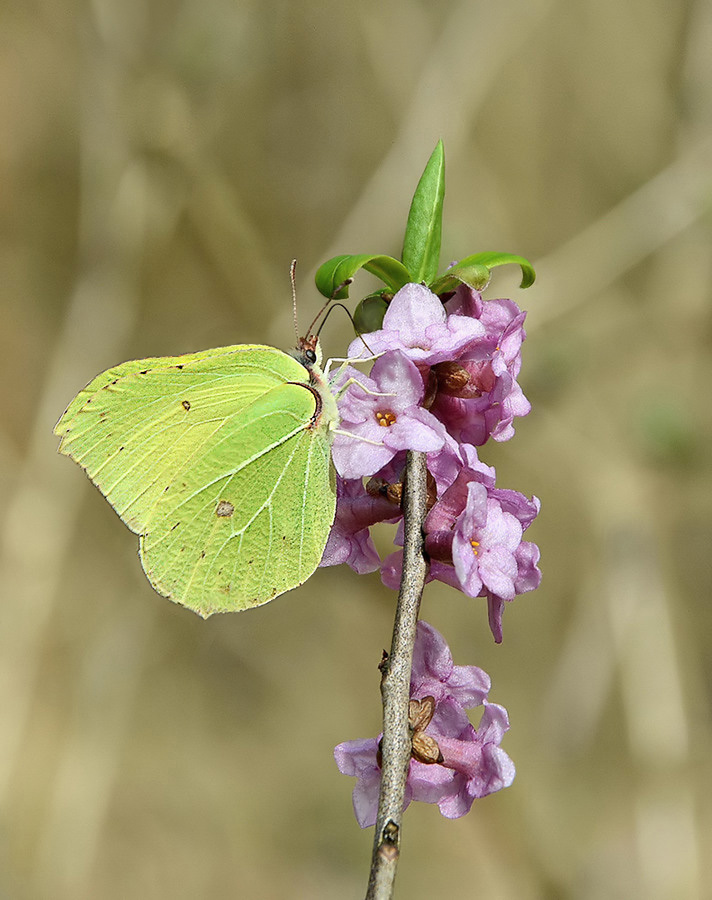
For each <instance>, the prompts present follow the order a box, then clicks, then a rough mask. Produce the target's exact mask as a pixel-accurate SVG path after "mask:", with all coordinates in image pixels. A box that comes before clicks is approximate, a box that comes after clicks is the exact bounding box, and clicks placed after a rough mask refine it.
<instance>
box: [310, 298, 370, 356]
mask: <svg viewBox="0 0 712 900" xmlns="http://www.w3.org/2000/svg"><path fill="white" fill-rule="evenodd" d="M339 290H341V288H339V289H338V290H337V291H336V293H338V292H339ZM329 302H331V301H329ZM338 307H341V309H343V311H344V312H345V313H346V315H347V316H348V317H349V319H351V324H352V325H353V326H354V331H355V332H356V334H357V335H358V337H360V338H361V341H362V342H363V345H364V347H365V348H366V349H367V350H368V352H369V353H370V354H371V356H375V355H376V354H375V353H374V352H373V350H371V348H370V347H369V346H368V344H367V343H366V340H365V338H364V336H363V335H362V334H361V332H360V331H359V330H358V326H357V325H356V322H355V321H354V317H353V316H352V315H351V311H350V310H349V309H347V308H346V307H345V306H344V304H343V303H335V304H334V305H333V306H332V307H331V309H329V310H328V311H327V313H326V315H325V316H324V319H323V321H322V323H321V325H320V326H319V328H318V329H317V332H316V336H317V337H319V332H320V331H321V329H322V328H323V327H324V325H325V324H326V320H327V319H328V318H329V316H330V315H331V313H332V312H333V311H334V310H335V309H337V308H338Z"/></svg>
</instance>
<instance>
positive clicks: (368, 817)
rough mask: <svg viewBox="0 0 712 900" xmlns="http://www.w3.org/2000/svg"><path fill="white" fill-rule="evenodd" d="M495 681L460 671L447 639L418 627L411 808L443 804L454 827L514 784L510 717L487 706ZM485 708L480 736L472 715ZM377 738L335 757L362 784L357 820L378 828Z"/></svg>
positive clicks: (356, 796) (468, 669)
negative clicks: (508, 749)
mask: <svg viewBox="0 0 712 900" xmlns="http://www.w3.org/2000/svg"><path fill="white" fill-rule="evenodd" d="M489 689H490V679H489V676H488V675H487V673H486V672H483V671H482V669H479V668H478V667H477V666H456V665H454V664H453V660H452V655H451V653H450V649H449V647H448V646H447V644H446V643H445V640H444V638H443V637H442V635H441V634H439V632H437V631H436V630H435V629H434V628H433V627H432V626H431V625H428V624H427V623H426V622H423V621H420V622H418V631H417V635H416V639H415V646H414V653H413V670H412V674H411V682H410V696H411V701H410V721H411V730H412V732H413V750H412V755H411V760H410V763H409V769H408V776H407V781H406V794H405V803H404V808H405V806H408V804H409V803H410V802H411V800H420V801H422V802H424V803H437V805H438V807H439V808H440V812H441V813H442V815H444V816H446V817H447V818H448V819H456V818H459V817H460V816H464V815H465V813H467V812H469V810H470V807H471V806H472V803H473V801H474V800H476V799H478V798H481V797H485V796H487V794H491V793H494V792H495V791H498V790H501V789H502V788H504V787H508V786H509V785H510V784H511V783H512V780H513V779H514V764H513V763H512V761H511V759H510V758H509V757H508V756H507V754H506V753H505V752H504V750H502V749H501V748H500V746H499V744H500V742H501V740H502V737H503V735H504V733H505V732H506V731H507V730H508V729H509V720H508V718H507V712H506V710H505V709H504V708H503V707H501V706H497V705H496V704H494V703H489V702H488V701H487V695H488V693H489ZM476 706H483V707H484V711H483V713H482V718H481V719H480V723H479V727H478V728H474V727H473V726H472V725H471V724H470V721H469V719H468V717H467V713H466V712H465V710H466V709H472V708H473V707H476ZM379 744H380V737H379V738H368V739H366V740H357V741H345V742H344V743H343V744H339V745H338V746H337V747H336V748H335V750H334V757H335V759H336V764H337V765H338V767H339V770H340V771H341V772H342V773H343V774H344V775H353V776H356V778H357V779H358V780H357V782H356V786H355V788H354V792H353V804H354V812H355V814H356V819H357V821H358V823H359V825H360V826H361V827H362V828H367V827H368V826H369V825H373V824H374V823H375V821H376V814H377V809H378V793H379V789H380V784H381V768H380V764H379Z"/></svg>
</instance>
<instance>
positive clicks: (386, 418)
mask: <svg viewBox="0 0 712 900" xmlns="http://www.w3.org/2000/svg"><path fill="white" fill-rule="evenodd" d="M376 421H377V422H378V424H379V425H380V426H381V427H382V428H388V426H389V425H395V423H396V416H395V413H392V412H388V411H383V410H379V411H378V412H377V413H376Z"/></svg>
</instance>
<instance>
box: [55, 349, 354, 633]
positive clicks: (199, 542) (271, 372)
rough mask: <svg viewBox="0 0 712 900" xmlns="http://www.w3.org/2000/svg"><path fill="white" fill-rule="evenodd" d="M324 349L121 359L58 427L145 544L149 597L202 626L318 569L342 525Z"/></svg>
mask: <svg viewBox="0 0 712 900" xmlns="http://www.w3.org/2000/svg"><path fill="white" fill-rule="evenodd" d="M320 363H321V358H320V352H319V348H318V341H317V338H316V337H315V336H313V335H311V336H309V337H308V338H304V339H302V340H301V341H300V343H299V347H298V348H297V350H296V351H295V352H294V355H289V354H287V353H283V352H282V351H281V350H277V349H275V348H274V347H266V346H262V345H260V344H238V345H236V346H233V347H219V348H217V349H214V350H206V351H204V352H201V353H191V354H188V355H186V356H175V357H165V358H155V359H141V360H135V361H133V362H126V363H123V365H120V366H117V367H116V368H113V369H108V370H107V371H106V372H103V373H102V374H101V375H98V376H97V377H96V378H95V379H94V380H93V381H92V382H91V383H90V384H89V385H88V386H87V387H86V388H84V390H83V391H81V392H80V393H79V394H78V395H77V396H76V397H75V398H74V400H73V401H72V402H71V403H70V405H69V407H68V409H67V411H66V412H65V413H64V415H63V416H62V418H61V419H60V420H59V422H58V423H57V425H56V427H55V433H56V434H58V435H59V436H60V437H61V442H60V446H59V449H60V452H62V453H65V454H66V455H67V456H70V457H71V458H72V459H73V460H74V461H75V462H77V463H78V464H79V465H80V466H81V467H82V468H83V469H84V470H85V471H86V473H87V475H88V476H89V477H90V478H91V480H92V481H93V482H94V484H95V485H96V486H97V487H98V488H99V490H100V491H101V492H102V493H103V494H104V496H105V497H106V499H107V500H108V501H109V503H111V505H112V506H113V507H114V509H115V510H116V512H117V513H118V514H119V515H120V516H121V518H122V519H123V520H124V522H125V523H126V524H127V525H128V527H129V528H130V529H131V530H132V531H134V532H136V533H137V534H138V535H139V554H140V557H141V563H142V565H143V568H144V570H145V572H146V575H147V576H148V579H149V581H150V582H151V584H152V585H153V587H154V588H155V589H156V590H157V591H158V592H159V593H161V594H164V595H165V596H167V597H170V598H171V599H172V600H175V601H176V602H178V603H182V604H183V605H184V606H187V607H188V608H189V609H192V610H194V611H195V612H197V613H199V614H200V615H201V616H204V617H207V616H209V615H210V614H211V613H214V612H227V611H230V610H240V609H248V608H249V607H252V606H259V605H260V604H262V603H266V602H267V601H268V600H272V599H273V598H274V597H276V596H277V595H278V594H281V593H283V592H284V591H288V590H290V589H291V588H294V587H296V586H297V585H299V584H302V582H304V581H306V579H307V578H308V577H309V576H310V575H311V574H312V573H313V572H314V570H315V569H316V567H317V566H318V565H319V561H320V560H321V556H322V553H323V551H324V546H325V544H326V540H327V537H328V535H329V529H330V528H331V525H332V523H333V521H334V514H335V507H336V491H335V484H334V473H333V466H332V464H331V455H330V446H331V440H332V434H333V430H334V429H335V428H336V426H337V425H338V420H339V417H338V412H337V408H336V401H335V400H334V397H333V396H332V394H331V392H330V391H329V387H328V384H327V383H326V379H325V377H324V374H323V373H322V371H321V368H320Z"/></svg>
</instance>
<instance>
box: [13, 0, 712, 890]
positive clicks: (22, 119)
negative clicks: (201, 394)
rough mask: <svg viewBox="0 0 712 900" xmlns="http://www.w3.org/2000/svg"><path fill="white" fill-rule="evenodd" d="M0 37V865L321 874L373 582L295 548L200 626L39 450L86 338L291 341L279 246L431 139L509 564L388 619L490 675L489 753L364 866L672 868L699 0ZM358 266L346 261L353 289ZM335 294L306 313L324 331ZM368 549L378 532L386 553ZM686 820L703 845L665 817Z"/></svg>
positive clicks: (386, 595) (380, 637)
mask: <svg viewBox="0 0 712 900" xmlns="http://www.w3.org/2000/svg"><path fill="white" fill-rule="evenodd" d="M2 19H3V22H2V27H1V30H0V45H1V47H2V52H1V53H0V129H1V134H2V137H1V138H0V184H1V185H2V189H1V191H0V266H1V270H2V304H3V310H2V329H1V330H0V378H1V380H2V384H3V389H2V404H3V406H2V416H1V419H0V492H1V494H2V531H1V532H0V541H1V546H0V557H1V558H0V579H1V581H0V585H1V586H0V592H1V593H2V605H1V607H0V617H1V619H0V810H1V812H0V816H1V817H0V895H1V896H2V897H8V898H18V900H27V898H33V900H34V898H52V900H65V898H72V900H83V898H102V900H104V898H106V900H119V898H122V900H123V898H141V900H144V898H145V900H154V898H155V900H163V898H169V897H170V898H177V900H183V898H186V900H187V898H191V900H192V898H208V900H212V898H215V900H221V898H227V897H250V898H258V900H272V898H283V897H294V898H334V897H339V898H341V897H343V898H358V897H361V896H362V895H363V893H364V891H365V884H366V878H367V869H368V862H369V856H370V846H371V840H372V833H371V830H368V831H364V832H362V831H360V829H359V828H358V827H357V825H356V822H355V819H354V818H353V814H352V810H351V790H352V787H353V782H352V780H351V779H348V778H345V777H343V776H341V775H339V773H338V772H337V769H336V766H335V764H334V762H333V758H332V748H333V746H334V745H335V744H337V743H338V742H340V741H343V740H347V739H352V738H359V737H369V736H372V735H375V734H377V733H378V731H379V723H380V705H379V704H380V697H379V689H378V684H379V681H378V671H377V669H376V666H377V663H378V662H379V660H380V655H381V650H382V648H383V647H386V646H388V645H389V643H390V631H391V624H392V616H393V608H394V597H393V595H392V594H391V593H390V592H389V591H387V590H386V589H385V588H383V587H382V586H381V584H380V581H379V579H378V576H377V575H373V576H364V577H361V578H359V577H357V576H356V575H355V574H353V573H352V572H351V570H349V569H346V568H343V569H329V570H323V571H319V572H317V573H316V574H315V576H314V577H313V578H312V579H311V580H310V581H309V582H308V583H307V584H306V585H305V586H304V587H302V588H301V589H299V590H296V591H294V592H293V593H290V594H288V595H285V596H283V597H281V598H279V599H278V600H276V601H275V602H274V603H271V604H269V605H268V606H266V607H263V608H261V609H259V610H255V611H251V612H248V613H242V614H239V615H238V614H236V615H234V616H216V617H213V618H212V619H210V620H209V621H207V622H204V621H201V620H200V619H199V618H198V617H197V616H195V615H193V614H192V613H190V612H188V611H186V610H184V609H182V608H180V607H178V606H175V605H173V604H172V603H170V602H169V601H167V600H165V599H162V598H159V597H158V596H157V595H156V594H154V593H153V592H152V590H151V589H150V587H149V585H148V583H147V582H146V580H145V578H144V577H143V573H142V571H141V568H140V565H139V563H138V560H137V558H136V548H137V541H136V537H135V536H134V535H132V534H131V533H130V532H129V531H128V530H127V529H126V528H125V527H124V526H123V525H122V523H121V522H120V521H119V519H118V518H117V517H116V515H115V514H114V512H113V511H112V510H111V508H110V507H109V506H108V504H107V503H106V502H105V501H104V500H103V498H102V497H101V496H100V494H99V493H98V491H96V490H95V489H94V488H93V487H91V485H90V484H89V482H88V481H87V480H86V478H85V477H84V475H83V473H82V472H81V471H80V469H79V468H78V467H77V466H75V465H73V464H72V463H71V462H70V461H69V460H67V459H66V458H63V457H59V456H58V455H57V454H56V444H57V441H56V439H55V438H54V437H53V435H52V427H53V425H54V423H55V421H56V419H57V418H58V416H59V415H60V414H61V412H62V411H63V409H64V408H65V406H66V404H67V402H68V401H69V400H70V399H71V397H72V396H73V395H74V394H75V393H76V392H77V391H78V390H79V389H80V388H81V387H82V386H83V385H84V384H85V383H86V382H87V381H89V380H90V379H91V377H92V376H94V375H95V374H96V373H98V372H99V371H101V370H103V369H105V368H107V367H108V366H110V365H112V364H116V363H118V362H121V361H123V360H125V359H130V358H136V357H141V356H148V355H164V354H179V353H182V352H187V351H191V350H199V349H205V348H208V347H212V346H216V345H221V344H226V343H238V342H249V341H258V342H264V343H269V344H274V345H277V346H280V347H289V346H291V345H292V343H293V328H292V323H291V303H290V290H289V278H288V268H289V262H290V260H291V259H292V257H297V258H298V260H299V273H298V288H299V305H300V316H301V320H302V324H303V327H305V323H306V322H308V321H309V320H310V319H311V317H312V316H313V315H314V313H315V312H316V310H317V309H318V307H319V305H320V300H319V297H318V295H317V293H316V290H315V289H314V287H313V272H314V270H315V269H316V267H317V265H318V264H319V263H320V262H322V261H323V260H325V259H326V258H328V257H329V256H331V255H334V254H336V253H349V252H366V251H371V252H374V251H378V252H384V253H390V254H393V255H396V256H397V255H398V254H399V252H400V242H401V238H402V233H403V228H404V225H405V219H406V215H407V210H408V205H409V202H410V197H411V195H412V192H413V190H414V188H415V184H416V182H417V179H418V177H419V176H420V173H421V171H422V169H423V166H424V165H425V162H426V160H427V158H428V156H429V154H430V152H431V151H432V149H433V147H434V145H435V143H436V141H437V139H438V138H440V137H442V138H443V140H444V142H445V150H446V158H447V195H446V203H445V237H444V246H443V257H442V261H443V264H445V263H446V262H447V261H448V260H451V259H457V258H460V257H462V256H464V255H466V254H468V253H472V252H475V251H479V250H505V251H510V252H514V253H520V254H522V255H524V256H527V257H528V258H530V259H531V260H532V261H533V262H534V263H535V265H536V269H537V274H538V280H537V283H536V285H535V286H534V287H533V288H531V289H530V290H528V291H520V290H519V289H518V279H517V273H516V272H515V271H514V269H512V271H509V270H508V269H499V270H496V272H495V276H494V280H493V283H492V285H491V287H490V288H489V289H488V294H487V296H489V297H496V296H512V297H513V298H514V299H516V300H517V301H518V302H519V303H520V305H522V306H524V307H525V308H527V309H528V310H529V318H528V326H527V327H528V333H529V338H528V340H527V343H526V344H525V347H524V368H523V371H522V376H521V383H522V385H523V387H524V390H525V392H526V394H527V395H528V396H529V398H530V399H531V401H532V403H533V407H534V408H533V412H532V414H531V416H530V417H529V418H527V419H524V420H520V421H519V424H518V425H517V435H516V438H515V440H513V441H512V442H510V443H508V444H506V445H498V446H492V447H490V446H487V447H486V448H483V450H482V454H481V455H482V458H483V459H485V460H486V461H487V462H488V463H490V464H494V465H496V467H497V471H498V482H499V484H500V486H503V487H510V488H515V489H517V490H520V491H523V492H524V493H526V494H527V495H530V494H537V495H538V496H539V497H540V498H541V500H542V513H541V516H540V519H539V521H537V522H536V523H535V525H534V526H533V527H532V529H531V531H530V532H529V536H530V537H531V539H532V540H535V541H537V542H538V543H539V544H540V546H541V549H542V569H543V572H544V580H543V583H542V586H541V588H540V589H539V590H538V591H537V592H536V593H535V594H528V595H525V596H523V597H521V598H519V599H518V600H517V601H516V602H515V603H514V604H513V605H511V606H508V608H507V611H506V614H505V619H504V632H505V638H504V643H503V644H502V645H501V646H495V645H494V643H493V642H492V639H491V636H490V634H489V630H488V628H487V622H486V612H485V608H484V603H483V602H481V601H478V600H471V599H468V598H466V597H464V596H462V595H459V594H457V593H456V592H454V591H452V590H450V589H448V588H446V587H444V586H442V585H433V586H431V587H429V588H428V589H427V591H426V595H425V598H424V602H423V609H422V615H423V618H425V619H426V620H427V621H429V622H430V623H432V624H433V625H434V626H435V627H436V628H438V629H440V630H441V631H442V632H443V634H444V635H445V637H446V638H447V640H448V641H449V643H450V645H451V647H452V650H453V654H454V657H455V661H456V663H458V664H472V663H476V664H479V665H480V666H482V667H483V668H485V669H486V670H487V671H488V672H489V673H490V674H491V676H492V680H493V689H492V692H491V699H492V700H494V701H495V702H498V703H502V704H503V705H505V706H506V707H507V708H508V710H509V713H510V717H511V722H512V729H511V731H510V733H509V734H508V735H507V737H506V738H505V740H504V747H505V749H506V750H507V751H508V753H509V754H510V755H511V756H512V758H513V759H514V760H515V762H516V765H517V770H518V775H517V778H516V780H515V782H514V784H513V786H512V787H511V788H509V789H508V790H506V791H504V792H502V793H501V794H500V795H496V796H492V797H489V798H487V799H485V800H483V801H480V802H478V803H476V805H475V806H474V808H473V810H472V812H471V813H470V814H469V815H468V816H467V817H465V818H463V819H461V820H458V821H455V822H451V821H447V820H445V819H443V818H442V817H441V816H440V815H439V813H438V810H437V808H436V807H433V806H426V805H416V806H412V807H411V808H410V809H409V811H408V813H407V815H406V818H405V833H404V844H403V855H402V860H401V865H400V871H399V875H398V881H397V890H396V895H397V896H398V897H403V898H406V897H407V898H410V900H421V898H440V897H447V898H453V900H460V898H462V900H465V898H473V897H480V896H487V897H488V898H490V900H500V898H501V900H514V898H516V900H530V898H531V900H534V898H577V900H579V898H580V900H598V898H631V897H633V898H646V900H647V898H652V900H678V898H685V900H687V898H705V897H706V898H709V897H712V871H711V868H710V854H709V847H710V846H712V804H711V803H710V793H711V789H712V740H711V729H710V708H711V706H710V700H711V696H710V694H711V692H712V691H711V681H712V655H711V654H710V647H711V646H712V604H711V603H710V600H711V599H712V566H711V559H712V553H711V552H710V545H711V543H712V516H711V515H710V513H711V509H710V507H711V506H712V480H711V478H710V465H709V462H710V460H709V456H710V454H709V450H708V447H709V444H710V440H712V415H711V407H712V403H711V400H710V397H711V394H710V382H709V375H710V366H711V363H710V353H709V348H710V342H711V339H712V331H711V329H710V287H711V282H712V264H711V255H710V245H711V236H712V235H711V231H712V229H711V227H710V226H711V216H710V207H711V200H712V90H711V86H712V54H710V46H712V6H710V4H708V3H704V2H702V0H677V2H672V3H671V2H669V0H630V2H627V3H625V4H622V3H618V2H616V0H596V2H593V0H569V2H565V3H564V2H559V3H556V2H553V0H501V2H499V3H497V4H493V3H485V2H476V0H443V2H438V3H433V2H426V0H389V2H386V3H378V2H375V0H365V2H363V3H358V4H349V3H345V2H343V3H328V2H323V0H322V2H319V0H305V2H302V3H299V4H290V3H287V2H279V0H259V2H257V0H202V2H200V3H197V2H189V0H173V2H168V0H95V2H83V0H32V2H25V3H23V4H12V3H10V4H8V3H5V4H4V5H3V9H2ZM371 288H372V282H371V281H370V280H369V276H365V275H364V276H359V281H358V282H357V285H356V288H355V290H354V291H353V294H354V296H355V297H356V298H357V297H358V296H362V295H363V294H365V293H367V292H368V291H369V290H370V289H371ZM349 337H350V331H349V323H348V321H346V317H345V316H344V317H342V319H341V320H339V317H338V316H333V317H332V318H331V319H330V320H329V324H328V326H327V328H326V329H325V333H324V335H323V343H324V345H325V350H326V353H327V355H342V353H343V352H344V349H345V347H346V344H347V341H348V340H349ZM384 550H386V551H387V550H388V546H387V545H384ZM705 847H707V848H708V849H707V850H705V849H704V848H705Z"/></svg>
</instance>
